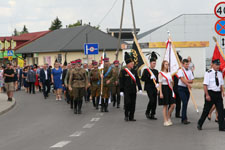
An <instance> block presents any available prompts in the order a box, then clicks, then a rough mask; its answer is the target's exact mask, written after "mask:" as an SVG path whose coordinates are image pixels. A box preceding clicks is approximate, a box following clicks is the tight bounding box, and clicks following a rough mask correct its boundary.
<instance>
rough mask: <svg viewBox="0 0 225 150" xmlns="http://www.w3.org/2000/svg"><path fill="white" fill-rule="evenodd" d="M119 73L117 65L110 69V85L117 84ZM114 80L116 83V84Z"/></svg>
mask: <svg viewBox="0 0 225 150" xmlns="http://www.w3.org/2000/svg"><path fill="white" fill-rule="evenodd" d="M119 74H120V68H119V67H114V68H113V70H112V76H113V78H112V86H118V85H119ZM116 81H117V83H118V85H116Z"/></svg>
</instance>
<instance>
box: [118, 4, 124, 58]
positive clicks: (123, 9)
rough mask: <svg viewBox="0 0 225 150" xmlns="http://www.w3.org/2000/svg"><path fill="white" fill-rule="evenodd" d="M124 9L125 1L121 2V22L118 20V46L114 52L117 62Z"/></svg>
mask: <svg viewBox="0 0 225 150" xmlns="http://www.w3.org/2000/svg"><path fill="white" fill-rule="evenodd" d="M124 7H125V0H123V5H122V13H121V20H120V32H119V37H118V46H117V50H116V60H118V56H119V50H120V48H121V43H120V42H121V32H122V26H123V15H124Z"/></svg>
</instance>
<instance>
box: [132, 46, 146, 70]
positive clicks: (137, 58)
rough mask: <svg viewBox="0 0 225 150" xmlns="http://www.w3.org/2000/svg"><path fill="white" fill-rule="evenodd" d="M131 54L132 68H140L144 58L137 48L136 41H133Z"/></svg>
mask: <svg viewBox="0 0 225 150" xmlns="http://www.w3.org/2000/svg"><path fill="white" fill-rule="evenodd" d="M131 56H132V59H133V61H134V69H135V70H139V69H141V68H142V67H143V65H144V60H143V59H142V56H141V54H140V52H139V50H138V47H137V45H136V42H134V43H133V46H132V50H131Z"/></svg>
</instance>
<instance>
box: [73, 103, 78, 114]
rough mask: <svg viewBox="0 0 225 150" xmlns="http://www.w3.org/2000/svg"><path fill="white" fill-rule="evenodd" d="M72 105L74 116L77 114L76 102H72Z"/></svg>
mask: <svg viewBox="0 0 225 150" xmlns="http://www.w3.org/2000/svg"><path fill="white" fill-rule="evenodd" d="M73 103H74V107H73V108H74V114H77V100H73Z"/></svg>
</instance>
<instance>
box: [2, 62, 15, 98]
mask: <svg viewBox="0 0 225 150" xmlns="http://www.w3.org/2000/svg"><path fill="white" fill-rule="evenodd" d="M14 74H15V73H14V70H13V69H12V64H11V63H7V68H6V69H5V70H4V77H5V88H6V92H7V96H8V101H12V97H13V91H14V90H15V89H14V84H13V82H14Z"/></svg>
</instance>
